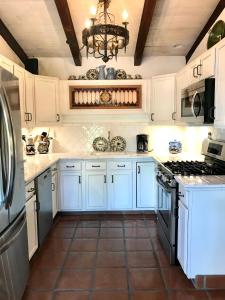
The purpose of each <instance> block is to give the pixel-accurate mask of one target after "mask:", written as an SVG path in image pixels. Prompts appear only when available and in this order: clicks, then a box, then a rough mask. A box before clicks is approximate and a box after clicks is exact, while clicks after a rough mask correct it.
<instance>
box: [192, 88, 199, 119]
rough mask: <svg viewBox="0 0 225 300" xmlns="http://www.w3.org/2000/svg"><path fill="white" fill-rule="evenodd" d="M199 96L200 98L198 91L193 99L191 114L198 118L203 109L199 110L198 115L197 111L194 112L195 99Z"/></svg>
mask: <svg viewBox="0 0 225 300" xmlns="http://www.w3.org/2000/svg"><path fill="white" fill-rule="evenodd" d="M197 96H198V91H196V92H195V93H194V95H193V96H192V98H191V112H192V115H193V116H194V117H196V118H197V117H198V116H199V114H200V111H201V107H200V108H199V112H198V113H197V114H196V113H195V110H194V105H195V99H196V97H197Z"/></svg>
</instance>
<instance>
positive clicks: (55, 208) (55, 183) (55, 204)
mask: <svg viewBox="0 0 225 300" xmlns="http://www.w3.org/2000/svg"><path fill="white" fill-rule="evenodd" d="M57 212H58V173H55V174H54V175H53V176H52V217H53V218H54V217H55V216H56V214H57Z"/></svg>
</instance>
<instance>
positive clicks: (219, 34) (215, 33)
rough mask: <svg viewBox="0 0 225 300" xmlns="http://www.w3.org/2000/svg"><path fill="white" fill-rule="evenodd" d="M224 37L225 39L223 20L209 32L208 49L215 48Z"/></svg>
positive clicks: (224, 23)
mask: <svg viewBox="0 0 225 300" xmlns="http://www.w3.org/2000/svg"><path fill="white" fill-rule="evenodd" d="M224 37H225V22H224V21H223V20H219V21H218V22H216V24H215V25H214V26H213V28H212V29H211V31H210V32H209V37H208V42H207V49H209V48H211V47H213V46H214V45H215V44H217V43H218V42H219V41H220V40H222V39H223V38H224Z"/></svg>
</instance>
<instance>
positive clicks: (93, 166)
mask: <svg viewBox="0 0 225 300" xmlns="http://www.w3.org/2000/svg"><path fill="white" fill-rule="evenodd" d="M91 167H92V168H100V167H101V166H95V165H92V166H91Z"/></svg>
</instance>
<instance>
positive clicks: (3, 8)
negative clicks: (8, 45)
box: [0, 0, 218, 57]
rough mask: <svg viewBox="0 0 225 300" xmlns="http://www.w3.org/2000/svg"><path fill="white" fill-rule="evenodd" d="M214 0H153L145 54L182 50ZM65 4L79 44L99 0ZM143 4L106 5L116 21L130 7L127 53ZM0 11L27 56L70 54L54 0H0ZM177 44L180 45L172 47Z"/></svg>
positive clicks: (122, 0)
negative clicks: (154, 1)
mask: <svg viewBox="0 0 225 300" xmlns="http://www.w3.org/2000/svg"><path fill="white" fill-rule="evenodd" d="M217 3H218V0H204V1H202V0H157V5H156V9H155V12H154V16H153V20H152V24H151V29H150V32H149V34H148V39H147V43H146V48H145V52H144V55H146V56H149V55H186V54H187V52H188V50H189V49H190V47H191V45H192V44H193V42H194V41H195V39H196V37H197V35H198V34H199V32H200V30H201V29H202V27H203V26H204V25H205V23H206V21H207V20H208V18H209V16H210V15H211V13H212V12H213V10H214V8H215V7H216V5H217ZM68 4H69V7H70V11H71V15H72V19H73V23H74V28H75V32H76V34H77V38H78V42H79V45H80V46H81V32H82V29H83V28H84V23H85V20H86V19H87V18H88V17H90V7H91V6H92V5H96V4H97V0H68ZM143 4H144V0H132V1H130V0H112V2H111V5H110V11H111V12H112V13H113V14H115V17H116V23H118V24H119V23H121V21H122V19H121V14H122V12H123V10H124V9H126V10H127V11H128V13H129V31H130V43H129V46H128V49H127V53H126V55H127V56H132V55H133V54H134V51H135V47H136V40H137V34H138V30H139V25H140V20H141V14H142V10H143ZM0 17H1V18H2V20H3V22H4V23H5V24H6V26H7V27H8V29H9V30H10V31H11V33H12V34H13V35H14V37H15V38H16V39H17V41H18V42H19V44H20V45H21V46H22V48H23V49H24V51H25V52H26V53H27V55H28V56H30V57H32V56H35V57H71V53H70V49H69V47H68V45H67V44H66V37H65V34H64V31H63V28H62V25H61V21H60V18H59V16H58V12H57V9H56V7H55V3H54V0H0ZM176 44H181V45H182V48H178V49H176V48H174V47H173V46H174V45H176ZM122 52H123V51H122ZM122 52H121V55H124V54H123V53H122ZM82 54H83V55H85V51H84V52H82Z"/></svg>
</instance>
